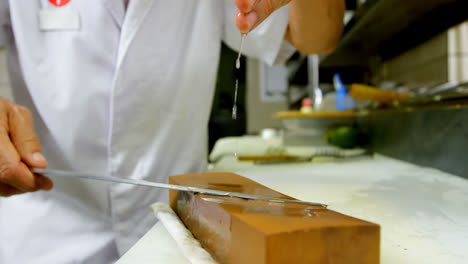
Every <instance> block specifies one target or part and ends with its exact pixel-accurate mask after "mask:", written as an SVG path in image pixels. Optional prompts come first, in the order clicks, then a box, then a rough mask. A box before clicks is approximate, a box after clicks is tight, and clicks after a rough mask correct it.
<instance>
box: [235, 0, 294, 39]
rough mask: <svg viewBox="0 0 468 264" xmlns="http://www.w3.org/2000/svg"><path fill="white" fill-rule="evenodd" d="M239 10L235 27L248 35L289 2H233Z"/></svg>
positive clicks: (286, 0)
mask: <svg viewBox="0 0 468 264" xmlns="http://www.w3.org/2000/svg"><path fill="white" fill-rule="evenodd" d="M234 2H235V3H236V5H237V7H238V8H239V10H237V13H236V25H237V27H238V28H239V30H240V32H241V33H243V34H247V33H249V32H250V31H251V30H253V29H254V28H255V27H257V26H258V25H259V24H260V23H262V21H263V20H265V19H266V18H267V17H268V16H269V15H271V14H272V13H273V12H274V11H275V10H276V9H278V8H280V7H282V6H284V5H287V4H288V3H289V2H291V0H234Z"/></svg>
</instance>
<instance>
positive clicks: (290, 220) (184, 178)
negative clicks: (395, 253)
mask: <svg viewBox="0 0 468 264" xmlns="http://www.w3.org/2000/svg"><path fill="white" fill-rule="evenodd" d="M169 182H170V183H171V184H179V185H187V186H194V187H201V188H208V189H217V190H223V191H233V192H244V193H250V194H259V195H266V196H272V197H278V198H287V199H293V198H291V197H289V196H286V195H284V194H281V193H279V192H276V191H274V190H271V189H269V188H267V187H265V186H263V185H261V184H258V183H256V182H254V181H252V180H249V179H247V178H244V177H241V176H239V175H236V174H233V173H200V174H186V175H177V176H171V177H169ZM169 198H170V205H171V207H172V209H173V210H174V211H175V212H176V213H177V214H178V216H179V217H180V219H181V220H182V222H183V223H184V224H185V226H186V227H187V228H188V229H189V230H190V231H191V232H192V234H193V235H194V236H195V237H196V238H197V239H198V240H199V241H200V243H201V245H202V246H203V247H204V248H205V249H206V250H207V251H208V252H210V254H211V255H212V256H213V257H214V258H215V259H216V260H217V261H219V262H220V263H239V264H240V263H242V264H248V263H255V264H262V263H268V264H274V263H334V264H340V263H346V264H349V263H363V264H370V263H379V258H380V226H379V225H377V224H373V223H370V222H366V221H363V220H360V219H357V218H353V217H350V216H346V215H343V214H340V213H338V212H335V211H332V210H328V209H324V208H322V207H319V206H308V205H301V204H288V203H275V202H266V201H253V200H244V199H239V198H231V197H217V196H211V195H200V194H193V193H187V192H180V191H176V190H171V191H170V192H169Z"/></svg>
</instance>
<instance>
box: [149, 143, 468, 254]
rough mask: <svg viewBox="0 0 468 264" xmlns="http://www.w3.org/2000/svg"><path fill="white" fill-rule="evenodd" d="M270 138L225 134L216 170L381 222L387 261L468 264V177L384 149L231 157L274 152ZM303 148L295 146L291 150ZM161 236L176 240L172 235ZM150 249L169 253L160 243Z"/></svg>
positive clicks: (213, 165) (213, 169)
mask: <svg viewBox="0 0 468 264" xmlns="http://www.w3.org/2000/svg"><path fill="white" fill-rule="evenodd" d="M264 143H265V142H264V141H262V140H261V139H260V138H257V139H256V138H254V137H245V138H244V137H240V138H236V139H232V138H230V139H221V140H220V141H218V142H217V146H216V147H215V150H214V152H215V153H214V154H216V155H214V156H215V157H213V155H212V158H214V159H215V160H216V163H214V164H212V165H211V166H210V169H209V170H210V171H212V172H234V173H237V174H239V175H242V176H244V177H247V178H249V179H252V180H254V181H256V182H258V183H260V184H263V185H265V186H267V187H270V188H272V189H274V190H276V191H279V192H281V193H284V194H286V195H289V196H292V197H294V198H297V199H301V200H307V201H313V202H320V203H325V204H328V205H329V208H330V209H331V210H335V211H338V212H340V213H344V214H347V215H350V216H353V217H357V218H361V219H364V220H368V221H371V222H374V223H377V224H379V225H381V263H467V261H468V251H467V250H466V245H468V210H467V208H468V180H466V179H463V178H461V177H458V176H456V175H451V174H448V173H445V172H442V171H440V170H436V169H432V168H427V167H420V166H415V165H413V164H409V163H406V162H402V161H399V160H395V159H391V158H389V157H385V156H382V155H379V154H375V155H373V156H367V157H360V158H351V159H341V160H337V159H335V160H333V159H316V160H313V161H312V162H304V163H291V164H276V165H256V164H253V163H252V162H240V161H238V160H237V158H236V157H235V156H234V155H231V153H232V148H234V149H235V151H237V152H239V153H240V152H243V151H246V149H248V151H247V152H248V153H247V154H252V152H256V153H254V154H258V153H261V152H264V151H265V150H268V149H270V150H271V146H269V147H265V146H264ZM274 144H276V143H273V145H274ZM249 148H250V149H249ZM294 151H296V152H297V153H294ZM301 151H302V152H304V150H300V149H288V152H289V153H291V152H292V153H291V154H301V153H299V152H301ZM212 154H213V153H212ZM160 229H161V228H160ZM158 235H159V237H160V239H170V238H167V237H165V236H164V232H159V233H158ZM168 244H170V243H168ZM146 246H147V245H146ZM174 250H176V249H174ZM144 254H145V253H141V254H140V255H144ZM150 254H164V253H159V252H158V251H155V249H154V248H153V249H152V251H151V253H150ZM159 257H161V256H159ZM167 263H171V262H167ZM174 263H175V262H174Z"/></svg>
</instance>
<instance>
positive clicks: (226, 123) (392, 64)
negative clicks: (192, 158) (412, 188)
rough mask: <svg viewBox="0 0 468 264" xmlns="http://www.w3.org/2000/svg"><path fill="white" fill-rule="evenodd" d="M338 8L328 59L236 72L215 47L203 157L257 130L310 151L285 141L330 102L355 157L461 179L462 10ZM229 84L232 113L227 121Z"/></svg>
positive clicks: (0, 88)
mask: <svg viewBox="0 0 468 264" xmlns="http://www.w3.org/2000/svg"><path fill="white" fill-rule="evenodd" d="M346 3H347V12H346V16H345V18H344V23H345V31H344V34H343V36H342V39H341V42H340V44H339V45H338V48H337V50H336V51H335V52H334V53H332V54H330V55H327V56H317V57H315V56H304V55H301V54H298V53H296V54H295V55H293V57H292V58H291V59H290V60H289V61H288V62H287V63H286V64H285V65H277V66H273V67H270V66H267V65H265V64H263V63H261V62H259V61H257V60H255V59H245V58H243V59H242V67H241V69H242V70H240V71H238V70H236V69H235V67H234V65H235V59H236V56H237V54H236V53H235V52H234V51H232V50H231V49H229V47H227V46H223V49H222V51H221V52H222V56H221V58H222V59H221V61H220V67H219V73H218V82H217V89H216V95H215V99H214V101H213V108H212V115H211V121H210V125H209V126H210V127H209V128H210V146H209V147H210V149H211V148H212V147H213V145H214V143H215V142H216V140H217V139H219V138H222V137H227V136H240V135H246V134H258V133H261V132H262V130H264V129H265V128H273V129H277V130H278V131H283V132H282V133H284V134H283V135H284V136H285V140H287V141H288V140H289V141H288V142H290V143H291V144H305V145H307V144H312V142H316V141H314V140H313V139H310V141H308V139H307V135H306V137H303V138H298V137H296V138H294V135H296V136H297V133H296V134H294V133H295V131H294V129H295V128H296V129H299V130H301V133H306V134H307V133H308V132H307V131H308V130H307V129H308V126H311V124H314V122H317V120H321V121H320V122H322V121H323V120H324V119H321V118H323V116H321V115H320V114H319V115H315V114H316V113H330V112H331V113H334V112H340V111H338V110H339V109H337V100H341V99H338V98H345V99H344V100H345V101H344V102H348V101H346V100H348V99H349V98H353V97H354V99H353V102H352V104H351V105H347V103H344V104H345V107H344V108H345V109H341V110H344V111H341V112H344V113H346V112H352V113H353V114H352V115H351V116H349V115H345V116H344V117H343V116H340V117H339V118H342V121H343V124H344V125H346V126H349V127H350V128H351V129H353V130H355V131H358V132H356V133H357V134H359V135H365V140H363V141H359V142H358V143H359V144H358V145H359V146H360V147H365V148H368V149H371V150H372V151H375V152H379V153H382V154H384V155H388V156H391V157H394V158H398V159H402V160H405V161H409V162H412V163H415V164H418V165H423V166H429V167H434V168H438V169H441V170H443V171H447V172H450V173H453V174H456V175H459V176H462V177H465V178H468V162H466V161H467V158H466V151H467V149H468V148H467V147H468V88H467V87H468V85H466V82H468V22H467V20H468V12H467V10H468V1H466V0H458V1H456V0H411V1H408V0H367V1H364V0H349V1H346ZM246 41H248V37H247V39H246ZM0 62H1V63H0V96H3V97H5V98H8V99H11V91H10V88H9V85H8V78H7V74H6V66H5V52H4V51H2V50H0ZM314 64H315V65H314ZM336 74H339V76H338V75H336ZM236 77H237V78H239V81H240V82H239V83H240V86H239V89H240V90H239V99H238V102H239V106H238V119H237V120H233V119H232V118H231V109H232V105H233V101H234V79H235V78H236ZM352 84H360V85H366V86H353V85H352ZM368 86H370V87H372V88H369V87H368ZM340 87H342V88H340ZM362 87H364V90H363V89H362ZM360 88H361V89H360ZM340 89H344V90H341V92H339V90H340ZM369 89H371V90H369ZM389 91H391V92H390V93H386V92H389ZM381 92H383V93H381ZM352 93H354V96H351V94H352ZM407 97H409V98H407ZM305 98H310V101H311V103H312V108H314V109H315V110H314V111H313V112H312V113H315V114H311V113H309V112H310V111H309V110H307V109H308V108H307V107H306V108H305V110H306V111H302V112H301V111H300V109H301V107H302V106H303V103H304V99H305ZM355 99H359V100H355ZM306 101H307V100H306ZM303 110H304V109H303ZM278 113H280V114H278ZM281 113H282V114H283V115H281ZM288 113H289V114H291V113H292V115H293V117H291V116H288ZM326 118H330V117H326ZM333 120H335V119H333ZM336 120H338V119H336ZM322 123H323V122H322ZM332 123H333V121H332ZM291 124H292V125H291ZM321 125H323V124H321ZM335 125H336V124H335ZM288 126H289V127H288ZM294 126H295V128H294ZM331 128H332V127H328V128H327V129H331ZM296 132H297V131H296ZM288 133H289V134H288ZM311 133H312V132H311ZM288 136H290V137H289V138H288ZM325 137H326V135H325V133H324V135H320V138H325ZM356 142H357V141H356ZM345 147H353V146H345Z"/></svg>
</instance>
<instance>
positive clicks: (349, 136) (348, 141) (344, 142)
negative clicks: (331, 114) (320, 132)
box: [326, 126, 360, 148]
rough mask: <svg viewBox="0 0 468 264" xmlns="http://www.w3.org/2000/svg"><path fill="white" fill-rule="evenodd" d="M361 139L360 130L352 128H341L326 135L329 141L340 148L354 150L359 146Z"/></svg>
mask: <svg viewBox="0 0 468 264" xmlns="http://www.w3.org/2000/svg"><path fill="white" fill-rule="evenodd" d="M359 137H360V131H359V129H357V128H355V127H351V126H341V127H338V128H336V129H332V130H329V131H328V132H327V134H326V138H327V141H328V142H329V143H330V144H332V145H335V146H338V147H340V148H354V147H355V146H357V145H358V144H359Z"/></svg>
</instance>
